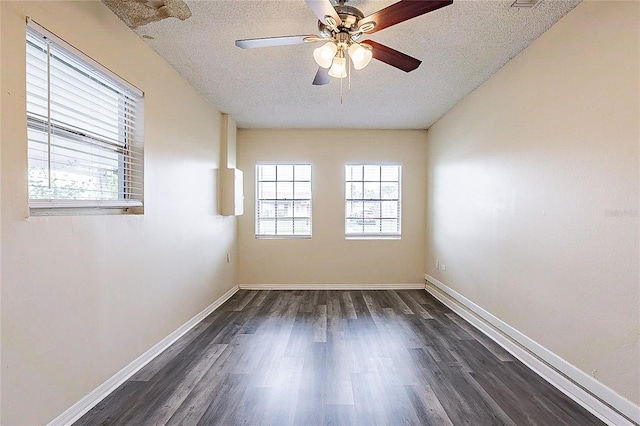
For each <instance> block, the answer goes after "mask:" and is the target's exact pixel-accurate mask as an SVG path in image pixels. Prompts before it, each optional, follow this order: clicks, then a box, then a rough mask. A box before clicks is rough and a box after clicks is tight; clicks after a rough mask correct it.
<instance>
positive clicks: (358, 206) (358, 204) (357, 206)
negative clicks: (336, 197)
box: [347, 201, 364, 218]
mask: <svg viewBox="0 0 640 426" xmlns="http://www.w3.org/2000/svg"><path fill="white" fill-rule="evenodd" d="M363 210H364V203H363V202H362V201H347V217H349V218H358V217H362V216H363Z"/></svg>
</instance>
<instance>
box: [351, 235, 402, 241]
mask: <svg viewBox="0 0 640 426" xmlns="http://www.w3.org/2000/svg"><path fill="white" fill-rule="evenodd" d="M344 239H345V240H401V239H402V235H345V236H344Z"/></svg>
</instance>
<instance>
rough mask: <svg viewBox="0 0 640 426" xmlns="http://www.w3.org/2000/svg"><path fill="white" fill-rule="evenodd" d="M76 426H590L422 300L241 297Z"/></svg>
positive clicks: (423, 296) (331, 294)
mask: <svg viewBox="0 0 640 426" xmlns="http://www.w3.org/2000/svg"><path fill="white" fill-rule="evenodd" d="M76 424H77V425H85V424H86V425H98V424H114V425H115V424H122V425H125V424H126V425H164V424H172V425H178V424H179V425H213V424H220V425H240V424H242V425H289V424H299V425H314V424H331V425H343V424H344V425H370V424H377V425H402V424H415V425H417V424H422V425H474V426H479V425H553V426H557V425H580V426H583V425H595V424H602V423H601V422H600V421H599V420H597V419H596V418H595V417H593V416H592V415H591V414H589V413H588V412H587V411H585V410H584V409H583V408H581V407H580V406H578V405H577V404H576V403H574V402H573V401H571V400H570V399H569V398H567V397H566V396H564V395H563V394H562V393H560V392H559V391H557V390H556V389H555V388H553V387H552V386H551V385H549V384H548V383H546V382H545V381H544V380H542V379H541V378H540V377H538V376H537V375H536V374H534V373H533V372H531V371H530V370H529V369H527V367H525V366H524V365H523V364H521V363H520V362H519V361H517V360H515V359H514V358H513V357H512V356H511V355H509V354H508V353H507V352H505V351H504V350H503V349H502V348H500V347H499V346H497V345H496V344H495V343H493V342H492V341H491V340H490V339H488V338H486V337H485V336H484V335H482V334H481V333H479V332H478V331H476V330H475V329H474V328H473V327H472V326H470V325H468V324H467V323H466V322H465V321H464V320H462V319H461V318H460V317H458V316H457V315H456V314H454V313H452V312H451V311H450V310H449V309H448V308H446V307H445V306H443V305H442V304H440V303H439V302H438V301H437V300H435V299H434V298H433V297H432V296H430V295H429V294H428V293H427V292H425V291H424V290H403V291H248V290H241V291H239V292H238V293H236V294H235V295H234V296H233V297H232V298H231V299H230V300H229V301H227V302H226V303H225V304H224V305H223V306H222V307H220V308H219V309H218V310H216V311H215V312H213V313H212V314H211V315H210V316H209V317H207V318H206V319H205V320H204V321H203V322H202V323H200V324H199V325H197V326H196V327H195V328H193V329H192V330H191V331H189V333H187V334H186V335H185V336H183V337H182V338H181V339H180V340H178V341H177V342H176V343H175V344H174V345H173V346H171V347H170V348H169V349H167V350H166V351H165V352H164V353H163V354H162V355H160V356H159V357H157V358H156V359H154V360H153V361H152V362H151V363H149V364H148V365H147V366H146V367H145V368H143V369H142V370H140V371H139V372H138V373H137V374H135V375H134V376H133V377H132V378H131V379H129V380H128V381H127V382H125V383H124V384H123V385H122V386H121V387H120V388H118V389H117V390H116V391H115V392H113V393H112V394H111V395H110V396H109V397H107V398H106V399H105V400H103V401H102V402H101V403H100V404H98V405H97V406H96V407H95V408H94V409H92V410H91V411H89V412H88V413H87V414H86V415H85V416H84V417H82V418H81V419H80V420H79V421H78V422H77V423H76Z"/></svg>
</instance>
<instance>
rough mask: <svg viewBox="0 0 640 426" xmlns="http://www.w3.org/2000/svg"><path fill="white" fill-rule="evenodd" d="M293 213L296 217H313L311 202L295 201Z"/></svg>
mask: <svg viewBox="0 0 640 426" xmlns="http://www.w3.org/2000/svg"><path fill="white" fill-rule="evenodd" d="M293 215H294V216H295V217H311V202H310V201H294V205H293Z"/></svg>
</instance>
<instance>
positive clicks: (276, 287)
mask: <svg viewBox="0 0 640 426" xmlns="http://www.w3.org/2000/svg"><path fill="white" fill-rule="evenodd" d="M239 287H240V289H241V290H416V289H419V290H422V289H424V284H422V283H410V284H239Z"/></svg>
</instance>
